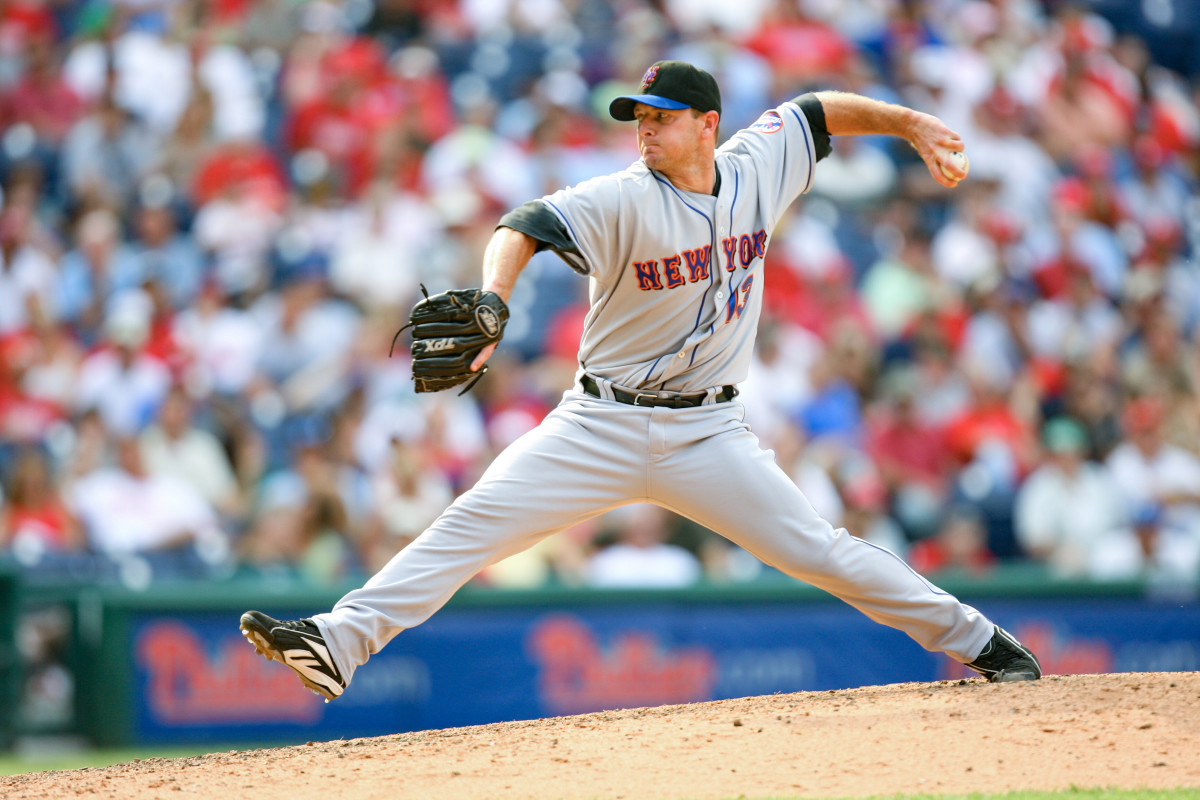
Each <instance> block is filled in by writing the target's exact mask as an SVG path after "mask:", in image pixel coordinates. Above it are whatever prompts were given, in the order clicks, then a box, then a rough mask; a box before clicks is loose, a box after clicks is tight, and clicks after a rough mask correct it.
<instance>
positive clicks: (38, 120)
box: [6, 39, 84, 150]
mask: <svg viewBox="0 0 1200 800" xmlns="http://www.w3.org/2000/svg"><path fill="white" fill-rule="evenodd" d="M7 100H8V102H7V105H8V109H7V110H8V114H7V116H8V119H7V120H6V122H7V124H9V125H11V124H14V123H18V122H24V123H27V124H29V125H30V126H31V127H32V128H33V131H34V133H35V134H36V135H37V139H38V143H39V144H40V145H42V146H44V147H48V148H50V149H51V150H57V149H58V146H59V144H61V143H62V140H63V137H64V136H66V135H67V131H68V130H70V128H71V126H72V125H74V124H75V122H76V121H77V120H78V119H79V117H80V116H81V115H82V114H83V110H84V108H83V102H82V101H81V100H80V99H79V96H78V95H77V94H75V92H74V90H72V89H71V87H70V86H68V85H67V83H66V81H64V80H63V79H62V74H61V69H60V66H59V61H58V60H57V59H56V58H55V54H54V48H53V45H52V44H51V43H50V42H49V41H48V40H45V39H35V40H33V41H32V42H30V44H29V49H28V53H27V57H26V62H25V74H24V76H22V78H21V80H20V82H18V83H17V85H16V86H14V87H13V89H12V91H11V92H10V93H9V96H8V98H7Z"/></svg>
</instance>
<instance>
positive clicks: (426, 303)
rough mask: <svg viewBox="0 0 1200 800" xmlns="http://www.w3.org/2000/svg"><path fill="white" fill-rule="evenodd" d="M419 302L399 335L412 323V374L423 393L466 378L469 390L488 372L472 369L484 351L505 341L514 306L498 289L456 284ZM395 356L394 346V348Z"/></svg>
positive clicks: (446, 386)
mask: <svg viewBox="0 0 1200 800" xmlns="http://www.w3.org/2000/svg"><path fill="white" fill-rule="evenodd" d="M421 293H422V294H424V295H425V299H424V300H421V301H420V302H418V303H417V304H416V305H415V306H413V310H412V311H411V312H410V313H409V315H408V324H407V325H405V326H404V327H403V328H401V329H400V330H398V331H396V336H395V337H393V338H392V348H393V349H394V348H395V346H396V338H398V337H399V336H400V334H401V333H402V332H403V331H405V330H406V329H408V328H412V374H413V384H414V385H415V388H416V390H417V391H418V392H440V391H441V390H442V389H449V388H450V387H452V386H458V385H459V384H460V383H466V382H467V381H470V383H468V384H467V386H466V387H464V388H463V390H462V392H459V394H464V393H465V392H466V391H467V390H469V389H470V388H471V387H472V386H474V385H475V381H477V380H479V379H480V378H481V377H483V373H485V372H487V366H486V365H485V366H483V367H482V368H480V370H479V371H478V372H472V371H471V362H472V361H474V360H475V356H477V355H479V351H480V350H482V349H483V348H485V347H487V346H488V345H489V344H492V343H493V342H498V341H500V337H501V336H503V335H504V326H505V325H506V324H507V323H508V306H507V305H505V304H504V301H503V300H501V299H500V295H498V294H496V293H495V292H485V291H483V290H482V289H450V290H449V291H445V292H441V293H440V294H435V295H430V294H429V292H427V291H425V287H424V286H422V287H421ZM388 355H391V350H389V351H388Z"/></svg>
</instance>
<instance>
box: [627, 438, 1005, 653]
mask: <svg viewBox="0 0 1200 800" xmlns="http://www.w3.org/2000/svg"><path fill="white" fill-rule="evenodd" d="M712 424H714V425H721V422H720V421H719V420H717V419H715V418H713V419H712ZM698 489H699V490H698ZM651 490H652V493H653V497H654V499H655V501H657V502H662V503H665V504H666V505H668V506H670V507H671V508H673V509H674V510H676V511H678V512H679V513H681V514H684V515H686V516H688V517H691V518H692V519H694V520H696V521H697V522H699V523H700V524H702V525H705V526H706V527H708V528H711V529H712V530H714V531H716V532H717V533H719V534H721V535H722V536H724V537H726V538H727V539H729V540H731V541H733V542H735V543H737V544H739V545H741V546H742V547H744V548H745V549H746V550H748V551H750V552H751V553H753V554H754V555H755V556H757V557H758V558H760V559H761V560H762V561H764V562H766V563H767V564H770V565H771V566H773V567H776V568H778V569H779V570H781V571H782V572H784V573H786V574H788V575H791V576H792V577H794V578H798V579H800V580H802V581H805V582H806V583H810V584H812V585H814V586H817V587H818V588H821V589H824V590H825V591H827V592H829V593H830V594H833V595H835V596H836V597H838V598H840V599H842V600H844V601H845V602H847V603H849V604H850V605H852V606H854V607H855V608H857V609H858V610H860V611H862V612H863V613H864V614H866V615H867V616H868V617H870V618H871V619H873V620H875V621H876V622H880V623H882V624H884V625H888V626H890V627H893V628H898V629H900V630H902V631H904V632H905V633H907V634H908V635H909V636H911V637H912V638H913V639H915V640H916V641H917V642H918V643H920V644H921V646H923V647H925V648H926V649H927V650H933V651H942V652H945V653H947V654H949V655H950V656H952V657H954V658H956V659H958V660H960V661H963V662H968V661H971V660H972V659H974V658H975V657H976V656H977V655H978V654H979V652H980V651H981V650H982V649H983V648H984V646H985V645H986V644H987V642H988V640H989V639H990V638H991V636H992V631H993V626H992V623H991V622H989V621H988V620H987V618H986V617H984V616H983V615H982V614H980V613H979V612H978V611H977V610H975V609H974V608H972V607H970V606H968V605H965V604H963V603H961V602H959V600H958V599H956V598H955V597H954V596H952V595H950V594H948V593H946V592H944V591H942V590H941V589H939V588H938V587H936V586H934V585H933V584H932V583H930V582H929V581H927V580H925V579H924V578H923V577H921V576H920V575H919V574H917V573H916V572H915V571H913V570H912V568H911V567H909V566H908V565H907V564H906V563H905V562H904V561H903V560H902V559H901V558H900V557H899V556H897V555H895V554H894V553H892V552H891V551H889V550H886V549H884V548H882V547H877V546H876V545H873V544H870V543H868V542H865V541H863V540H861V539H858V538H856V537H854V536H851V535H850V534H849V533H848V532H847V531H846V530H845V529H842V528H839V529H834V528H833V527H832V526H831V525H830V524H829V523H828V522H826V521H825V520H824V519H822V518H821V517H820V516H819V515H818V514H817V513H816V511H815V510H813V507H812V505H811V504H810V503H809V502H808V499H807V498H805V496H804V494H803V493H802V492H801V491H800V490H799V489H798V488H797V487H796V485H795V484H794V483H793V482H792V480H791V479H790V478H789V477H788V476H787V475H786V473H784V472H783V470H782V469H780V468H779V466H778V465H777V464H776V463H775V459H774V456H773V455H772V454H771V453H768V452H766V451H764V450H762V449H761V448H760V446H759V444H758V439H757V437H755V436H754V435H753V434H752V433H750V431H749V429H747V428H746V427H745V426H743V425H741V424H739V423H738V422H737V420H736V417H735V416H734V415H729V417H727V418H726V420H725V422H724V424H723V427H722V430H721V432H720V433H718V434H716V435H712V436H708V437H705V438H703V439H700V440H697V441H695V442H694V444H692V445H691V446H689V447H686V448H682V449H679V450H678V454H677V455H676V456H675V457H673V458H672V459H670V460H669V461H665V462H663V463H662V464H661V468H660V469H659V470H656V471H654V472H653V473H652V474H651Z"/></svg>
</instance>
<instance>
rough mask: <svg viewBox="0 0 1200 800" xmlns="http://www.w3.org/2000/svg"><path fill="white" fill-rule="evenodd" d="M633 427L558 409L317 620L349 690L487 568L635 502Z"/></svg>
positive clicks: (638, 477)
mask: <svg viewBox="0 0 1200 800" xmlns="http://www.w3.org/2000/svg"><path fill="white" fill-rule="evenodd" d="M629 427H630V426H629V425H628V424H627V421H622V420H621V419H620V417H619V416H618V415H611V416H608V417H603V416H602V417H599V418H598V417H596V416H589V419H588V421H587V424H586V425H583V424H580V420H579V419H578V418H576V417H575V416H574V415H573V414H572V413H570V411H569V409H566V410H564V409H563V407H561V406H560V408H559V409H556V410H555V411H554V412H552V413H551V415H550V416H548V417H547V418H546V420H545V421H544V422H543V423H542V424H541V425H540V426H538V428H536V429H534V430H533V431H531V432H529V433H528V434H526V435H525V436H523V437H522V438H521V439H519V440H517V441H516V442H514V443H513V444H512V445H511V446H510V447H509V448H508V449H507V450H505V451H504V452H503V453H501V454H500V456H498V457H497V458H496V460H495V461H494V462H493V463H492V465H491V466H490V467H489V468H488V470H487V471H486V472H485V473H484V475H483V476H482V477H481V478H480V479H479V482H478V483H477V484H476V485H475V486H474V487H473V488H472V489H471V490H470V491H468V492H467V493H465V494H463V495H462V496H461V497H459V498H458V499H457V500H456V501H455V502H454V503H453V504H452V505H451V506H450V507H449V508H447V509H446V511H445V512H444V513H443V514H442V515H441V516H440V517H439V518H438V519H437V520H436V521H435V522H434V523H433V524H432V525H431V526H430V527H429V528H428V529H427V530H426V531H425V532H424V533H422V534H421V535H420V536H418V537H417V538H416V539H415V540H414V541H413V542H412V543H411V544H409V545H408V546H407V547H405V548H404V549H403V550H401V551H400V552H399V553H397V554H396V555H395V556H394V557H393V558H392V559H391V560H390V561H389V562H388V563H387V564H385V565H384V567H383V568H382V569H381V570H380V571H379V572H378V573H377V574H376V575H375V576H374V577H372V578H371V579H370V580H368V581H367V582H366V584H364V585H363V587H362V588H361V589H356V590H354V591H352V592H350V593H348V594H347V595H346V596H345V597H343V598H342V599H341V600H339V601H338V603H337V604H336V605H335V606H334V608H333V610H332V611H330V612H329V613H327V614H318V615H317V616H315V617H313V621H314V622H315V623H316V624H317V627H318V628H319V629H320V630H321V634H322V635H323V636H324V638H325V640H326V641H327V642H328V643H329V644H330V645H331V650H332V652H333V655H334V659H335V661H336V663H337V666H338V669H339V670H340V671H341V673H342V676H343V677H344V678H345V680H346V681H347V682H349V680H350V677H351V675H352V673H353V671H354V669H355V668H356V667H358V666H359V665H360V664H363V663H365V662H366V661H367V659H368V658H370V656H371V655H373V654H374V653H377V652H379V650H380V649H382V648H383V647H384V645H386V644H387V643H388V642H389V641H391V640H392V639H393V638H394V637H395V636H396V635H397V634H398V633H400V632H401V631H402V630H404V629H406V628H411V627H413V626H415V625H419V624H420V623H422V622H424V621H425V620H426V619H428V618H429V617H430V616H431V615H432V614H433V613H434V612H435V611H437V610H438V609H439V608H441V607H442V606H443V605H444V604H445V603H446V602H447V601H448V600H449V599H450V598H451V596H453V594H454V593H455V592H456V591H457V590H458V589H459V588H460V587H461V586H462V585H463V584H464V583H466V582H467V581H468V580H470V578H471V577H472V576H473V575H475V574H476V573H477V572H479V571H480V570H481V569H483V568H484V567H486V566H488V565H490V564H493V563H495V562H497V561H500V560H501V559H503V558H506V557H507V556H510V555H512V554H514V553H517V552H520V551H522V550H525V549H527V548H529V547H531V546H532V545H533V544H535V543H536V542H538V541H539V540H541V539H542V538H544V537H546V536H549V535H550V534H552V533H555V532H557V531H560V530H562V529H564V528H568V527H570V526H572V525H574V524H576V523H578V522H581V521H583V520H585V519H588V518H590V517H593V516H595V515H597V514H600V513H602V512H604V511H607V510H608V509H610V508H614V507H616V506H618V505H621V504H623V503H625V502H629V501H630V498H629V497H628V496H629V495H630V493H631V492H634V491H637V490H639V489H640V488H641V486H643V485H644V484H643V481H644V475H645V457H644V444H643V445H642V446H641V449H640V450H639V447H638V446H637V444H636V438H637V437H636V436H633V437H630V436H629V433H630V432H629V431H628V428H629ZM642 439H643V440H644V432H643V434H642ZM633 499H638V498H633Z"/></svg>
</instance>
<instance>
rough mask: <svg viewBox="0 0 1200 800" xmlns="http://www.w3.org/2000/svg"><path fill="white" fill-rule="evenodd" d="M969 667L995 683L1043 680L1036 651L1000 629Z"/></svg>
mask: <svg viewBox="0 0 1200 800" xmlns="http://www.w3.org/2000/svg"><path fill="white" fill-rule="evenodd" d="M967 666H968V667H970V668H971V669H973V670H975V671H976V672H978V673H979V674H980V675H982V676H983V677H985V678H987V679H988V680H989V681H991V682H992V683H1010V682H1012V681H1036V680H1037V679H1038V678H1040V677H1042V665H1041V664H1040V663H1038V660H1037V656H1035V655H1034V654H1033V651H1032V650H1030V649H1029V648H1027V647H1026V646H1025V645H1023V644H1021V643H1020V642H1018V641H1017V638H1016V637H1015V636H1013V635H1012V634H1011V633H1009V632H1008V631H1006V630H1004V628H1001V627H1000V626H999V625H997V626H996V628H995V631H993V632H992V638H991V640H990V641H989V642H988V643H987V644H986V645H985V646H984V648H983V652H982V653H980V654H979V655H978V657H976V659H975V660H974V661H972V662H971V663H970V664H967Z"/></svg>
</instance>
